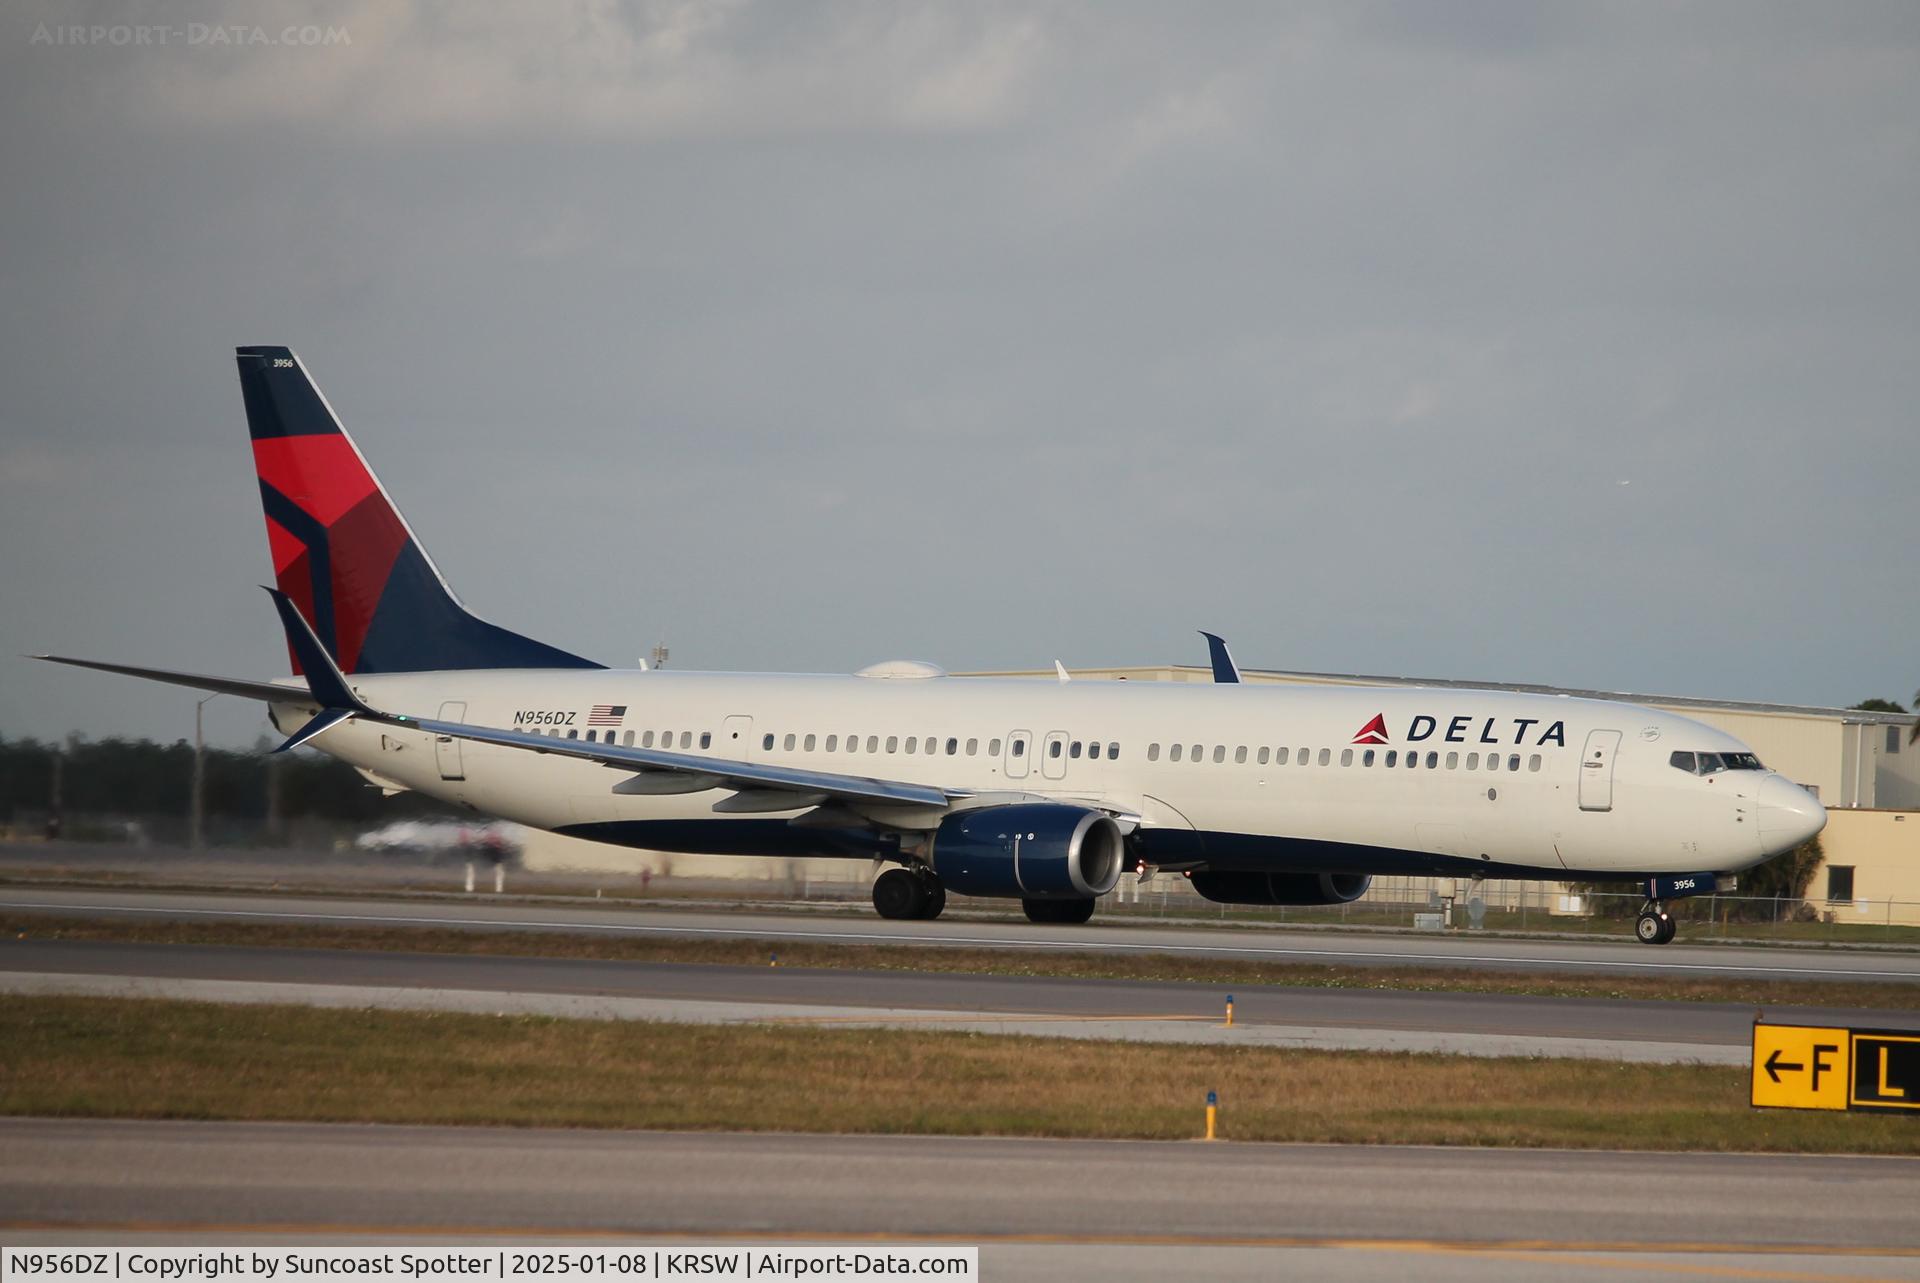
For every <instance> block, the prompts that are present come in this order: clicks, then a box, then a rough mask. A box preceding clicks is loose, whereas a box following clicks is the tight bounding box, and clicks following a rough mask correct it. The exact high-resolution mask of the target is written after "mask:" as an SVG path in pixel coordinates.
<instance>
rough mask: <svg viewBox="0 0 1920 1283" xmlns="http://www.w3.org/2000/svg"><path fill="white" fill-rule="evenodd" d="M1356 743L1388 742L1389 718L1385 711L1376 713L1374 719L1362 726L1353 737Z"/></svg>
mask: <svg viewBox="0 0 1920 1283" xmlns="http://www.w3.org/2000/svg"><path fill="white" fill-rule="evenodd" d="M1353 742H1354V743H1356V744H1385V743H1386V742H1387V718H1386V714H1384V713H1375V714H1374V715H1373V720H1372V721H1371V722H1368V723H1367V724H1366V725H1365V726H1362V727H1361V728H1360V733H1359V734H1358V735H1356V736H1354V737H1353Z"/></svg>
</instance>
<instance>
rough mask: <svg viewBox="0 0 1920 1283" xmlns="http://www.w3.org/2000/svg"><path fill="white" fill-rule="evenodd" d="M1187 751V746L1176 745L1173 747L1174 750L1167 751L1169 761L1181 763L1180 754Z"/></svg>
mask: <svg viewBox="0 0 1920 1283" xmlns="http://www.w3.org/2000/svg"><path fill="white" fill-rule="evenodd" d="M1185 749H1186V746H1185V745H1183V744H1175V745H1174V746H1173V747H1172V748H1170V749H1168V750H1167V760H1168V761H1169V762H1177V761H1179V760H1180V754H1181V753H1182V752H1184V751H1185Z"/></svg>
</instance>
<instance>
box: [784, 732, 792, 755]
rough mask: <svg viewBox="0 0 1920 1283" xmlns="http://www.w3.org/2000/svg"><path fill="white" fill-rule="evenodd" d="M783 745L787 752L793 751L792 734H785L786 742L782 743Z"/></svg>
mask: <svg viewBox="0 0 1920 1283" xmlns="http://www.w3.org/2000/svg"><path fill="white" fill-rule="evenodd" d="M784 747H785V748H786V750H787V752H789V753H791V752H793V736H792V735H788V736H787V742H786V744H785V745H784Z"/></svg>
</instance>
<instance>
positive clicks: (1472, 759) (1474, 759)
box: [1467, 753, 1480, 771]
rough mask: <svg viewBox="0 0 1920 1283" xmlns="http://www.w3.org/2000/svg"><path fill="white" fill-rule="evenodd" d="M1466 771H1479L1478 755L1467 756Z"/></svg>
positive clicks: (1470, 754)
mask: <svg viewBox="0 0 1920 1283" xmlns="http://www.w3.org/2000/svg"><path fill="white" fill-rule="evenodd" d="M1467 769H1468V770H1469V771H1477V770H1479V769H1480V755H1479V754H1478V753H1469V754H1467Z"/></svg>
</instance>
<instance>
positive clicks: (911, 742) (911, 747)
mask: <svg viewBox="0 0 1920 1283" xmlns="http://www.w3.org/2000/svg"><path fill="white" fill-rule="evenodd" d="M919 748H920V737H919V736H918V735H909V736H907V752H909V753H913V752H917V751H918V750H919Z"/></svg>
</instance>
